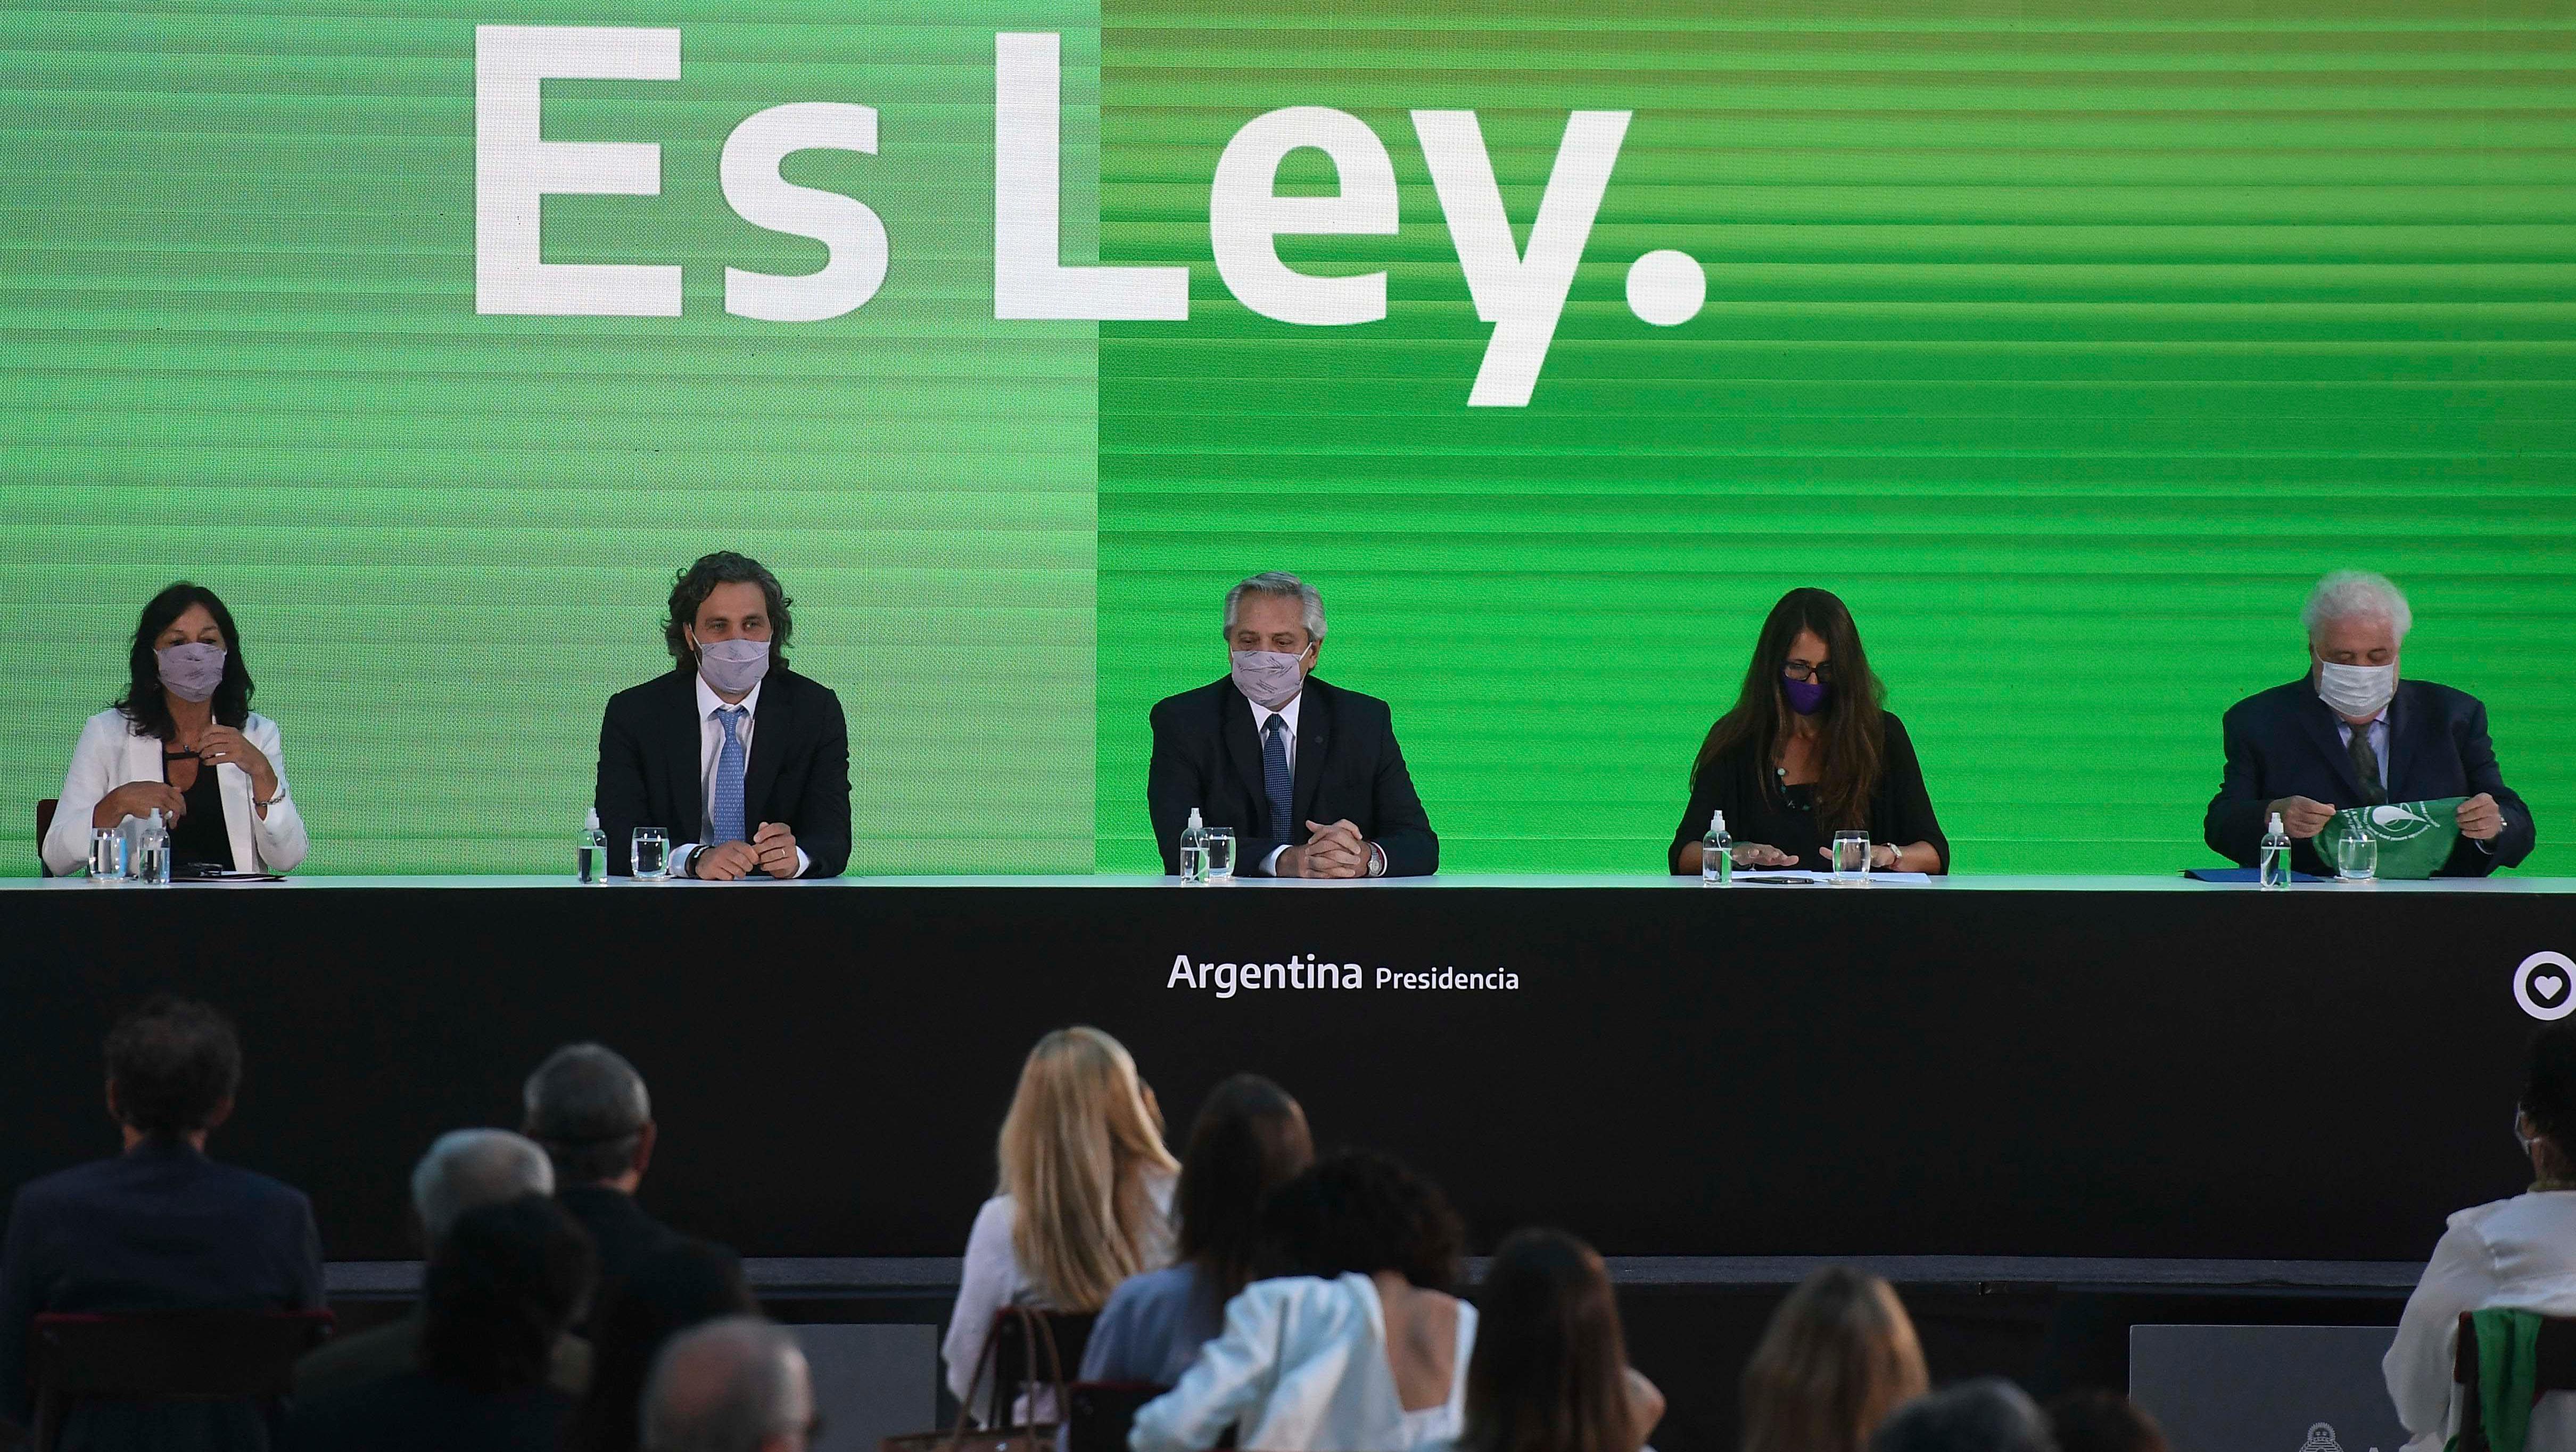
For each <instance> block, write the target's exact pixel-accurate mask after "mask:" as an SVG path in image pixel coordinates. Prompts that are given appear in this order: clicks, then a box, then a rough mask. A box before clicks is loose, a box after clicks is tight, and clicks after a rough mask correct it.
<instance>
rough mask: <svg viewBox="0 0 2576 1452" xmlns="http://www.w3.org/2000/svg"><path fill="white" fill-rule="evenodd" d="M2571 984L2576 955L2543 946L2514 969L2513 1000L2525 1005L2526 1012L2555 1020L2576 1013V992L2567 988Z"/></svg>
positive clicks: (2545, 1020)
mask: <svg viewBox="0 0 2576 1452" xmlns="http://www.w3.org/2000/svg"><path fill="white" fill-rule="evenodd" d="M2553 970H2554V971H2553ZM2570 984H2576V958H2570V957H2568V956H2567V955H2566V954H2564V953H2555V952H2549V951H2546V950H2544V951H2541V952H2538V953H2534V954H2532V955H2531V956H2530V957H2528V958H2525V959H2523V960H2522V963H2521V966H2519V967H2517V968H2515V969H2514V970H2513V1001H2514V1002H2516V1003H2518V1004H2520V1005H2522V1011H2523V1012H2524V1013H2527V1014H2529V1015H2531V1016H2532V1017H2533V1018H2536V1019H2538V1020H2540V1021H2541V1022H2542V1023H2552V1022H2555V1021H2556V1020H2558V1019H2562V1018H2565V1017H2567V1016H2568V1015H2569V1014H2571V1013H2576V993H2571V992H2569V991H2568V989H2569V985H2570Z"/></svg>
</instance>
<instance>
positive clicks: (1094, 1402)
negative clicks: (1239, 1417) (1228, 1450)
mask: <svg viewBox="0 0 2576 1452" xmlns="http://www.w3.org/2000/svg"><path fill="white" fill-rule="evenodd" d="M1170 1390H1171V1388H1170V1387H1167V1386H1156V1385H1154V1384H1153V1383H1151V1382H1142V1381H1078V1382H1075V1383H1074V1384H1073V1387H1072V1389H1071V1395H1072V1398H1073V1405H1072V1406H1071V1407H1069V1408H1067V1409H1066V1410H1065V1414H1064V1420H1065V1436H1064V1442H1065V1452H1127V1432H1128V1429H1129V1428H1131V1427H1133V1426H1135V1425H1136V1414H1137V1413H1138V1412H1140V1411H1143V1410H1144V1408H1145V1403H1147V1402H1150V1401H1152V1400H1153V1399H1154V1398H1156V1397H1158V1396H1161V1395H1162V1394H1163V1393H1165V1392H1167V1391H1170ZM1226 1430H1227V1432H1228V1434H1229V1436H1230V1435H1231V1434H1232V1432H1233V1429H1232V1428H1231V1427H1229V1428H1227V1429H1226Z"/></svg>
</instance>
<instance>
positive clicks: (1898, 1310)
mask: <svg viewBox="0 0 2576 1452" xmlns="http://www.w3.org/2000/svg"><path fill="white" fill-rule="evenodd" d="M1931 1384H1932V1381H1931V1377H1930V1376H1929V1375H1928V1374H1926V1372H1925V1371H1924V1367H1923V1348H1922V1347H1921V1345H1919V1344H1918V1343H1917V1342H1916V1341H1915V1339H1914V1323H1913V1321H1911V1320H1909V1319H1908V1318H1907V1317H1906V1314H1905V1307H1904V1305H1903V1303H1901V1302H1899V1301H1898V1300H1897V1299H1896V1291H1895V1289H1894V1288H1893V1287H1891V1286H1889V1285H1888V1283H1887V1282H1885V1281H1883V1280H1880V1279H1879V1278H1878V1277H1876V1276H1873V1275H1869V1274H1866V1273H1864V1272H1861V1271H1857V1270H1853V1269H1852V1268H1850V1267H1849V1266H1838V1265H1834V1266H1826V1267H1824V1268H1823V1269H1821V1270H1818V1271H1817V1272H1816V1273H1815V1274H1813V1275H1810V1276H1808V1277H1807V1278H1806V1279H1805V1280H1804V1281H1801V1282H1799V1283H1798V1288H1797V1289H1796V1290H1794V1291H1791V1292H1790V1293H1789V1298H1788V1299H1787V1300H1785V1301H1782V1302H1781V1303H1780V1309H1779V1310H1777V1311H1774V1312H1773V1313H1772V1314H1771V1324H1770V1326H1769V1327H1768V1328H1766V1329H1765V1330H1764V1331H1763V1333H1762V1341H1761V1344H1760V1345H1758V1346H1756V1347H1755V1348H1754V1349H1753V1359H1752V1360H1751V1361H1750V1362H1747V1363H1746V1364H1745V1367H1744V1452H1858V1449H1860V1448H1862V1447H1865V1446H1867V1445H1869V1438H1870V1433H1871V1432H1873V1431H1875V1430H1876V1429H1877V1428H1878V1426H1879V1424H1880V1423H1881V1422H1883V1421H1885V1420H1886V1418H1887V1414H1888V1413H1889V1412H1890V1411H1892V1410H1894V1409H1895V1408H1896V1407H1897V1406H1898V1405H1899V1404H1900V1403H1902V1402H1905V1401H1906V1400H1908V1399H1909V1398H1913V1397H1919V1396H1921V1395H1922V1394H1923V1393H1924V1391H1925V1390H1926V1389H1927V1388H1929V1387H1930V1386H1931Z"/></svg>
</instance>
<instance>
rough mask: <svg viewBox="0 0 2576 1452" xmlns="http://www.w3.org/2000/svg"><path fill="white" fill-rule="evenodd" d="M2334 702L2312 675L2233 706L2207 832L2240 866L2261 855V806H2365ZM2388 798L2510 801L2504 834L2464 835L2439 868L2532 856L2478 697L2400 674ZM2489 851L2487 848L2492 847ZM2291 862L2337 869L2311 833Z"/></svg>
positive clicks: (2477, 866) (2321, 871) (2450, 871)
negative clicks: (2321, 694) (2306, 802)
mask: <svg viewBox="0 0 2576 1452" xmlns="http://www.w3.org/2000/svg"><path fill="white" fill-rule="evenodd" d="M2335 724H2336V717H2335V713H2334V711H2333V710H2332V708H2330V707H2328V706H2327V705H2326V703H2325V702H2324V701H2321V700H2319V699H2318V698H2317V689H2316V686H2315V684H2314V683H2313V682H2311V681H2310V680H2308V679H2307V678H2306V677H2301V678H2300V679H2298V680H2295V681H2292V682H2290V683H2289V684H2288V685H2285V686H2274V687H2273V688H2272V689H2270V690H2268V691H2263V692H2260V693H2258V694H2255V695H2251V696H2248V697H2246V698H2245V699H2244V700H2242V701H2239V702H2237V703H2236V704H2235V705H2233V706H2231V707H2229V708H2228V711H2227V718H2226V723H2225V726H2224V728H2223V730H2224V734H2225V736H2226V740H2227V770H2226V775H2225V776H2224V777H2223V778H2222V779H2221V780H2220V782H2219V784H2218V795H2216V796H2214V797H2212V798H2210V799H2209V813H2208V815H2207V817H2206V818H2204V819H2203V821H2202V823H2201V835H2202V836H2204V837H2206V838H2207V839H2208V841H2209V845H2210V848H2211V850H2213V851H2215V852H2217V853H2218V854H2219V855H2220V856H2222V857H2225V858H2228V859H2229V860H2231V861H2233V862H2235V863H2236V864H2237V865H2238V866H2240V867H2252V866H2254V865H2255V864H2256V863H2257V862H2258V861H2260V860H2261V858H2262V855H2263V832H2264V829H2265V828H2266V827H2267V826H2269V825H2270V819H2269V817H2268V815H2267V814H2266V812H2265V808H2266V806H2267V805H2268V804H2270V803H2272V802H2276V801H2279V800H2280V799H2281V798H2283V797H2307V798H2309V799H2310V800H2313V801H2320V802H2326V803H2330V804H2332V805H2334V806H2337V807H2357V806H2360V805H2362V799H2361V781H2360V778H2358V777H2356V776H2354V775H2353V771H2352V755H2351V753H2350V752H2349V751H2347V750H2346V749H2345V747H2344V744H2343V739H2342V736H2341V734H2340V733H2338V732H2337V731H2336V730H2335ZM2387 788H2388V800H2390V801H2392V802H2420V801H2428V800H2431V799H2433V798H2436V797H2473V796H2476V795H2477V794H2478V793H2480V792H2485V793H2486V794H2488V795H2489V796H2492V797H2494V798H2495V799H2496V805H2497V806H2499V807H2501V808H2503V809H2504V832H2503V834H2502V835H2501V836H2499V837H2497V838H2496V839H2495V840H2494V841H2493V842H2490V843H2488V844H2487V847H2486V848H2481V847H2480V846H2479V845H2478V844H2477V843H2475V842H2472V841H2470V840H2469V839H2467V838H2465V837H2463V838H2461V839H2460V842H2459V845H2458V846H2456V847H2454V848H2453V849H2452V850H2451V857H2450V860H2449V861H2447V862H2445V863H2443V864H2442V868H2441V871H2440V872H2439V873H2437V874H2436V875H2437V876H2441V877H2484V876H2486V875H2487V874H2488V873H2490V872H2493V871H2495V870H2496V869H2497V868H2498V867H2511V866H2513V865H2515V864H2516V863H2519V862H2520V861H2522V859H2523V858H2525V857H2528V856H2530V855H2531V847H2532V842H2533V840H2534V836H2535V834H2534V831H2533V828H2532V821H2531V809H2530V808H2529V807H2526V806H2524V805H2523V804H2522V798H2520V797H2518V796H2516V795H2514V792H2513V789H2512V788H2511V787H2508V786H2506V785H2505V784H2504V774H2503V773H2502V772H2501V771H2499V770H2497V768H2496V757H2495V745H2494V743H2493V742H2490V741H2489V740H2488V739H2487V708H2486V707H2484V706H2482V705H2480V704H2478V699H2477V697H2475V696H2472V695H2470V694H2468V693H2467V692H2465V691H2455V690H2452V689H2451V688H2450V687H2449V686H2437V685H2435V684H2433V683H2432V682H2431V681H2410V680H2403V679H2401V680H2399V681H2398V683H2397V695H2396V697H2395V699H2393V700H2391V701H2390V702H2389V703H2388V781H2387ZM2490 848H2491V849H2493V850H2488V849H2490ZM2290 858H2291V862H2292V865H2294V866H2295V867H2297V868H2298V870H2299V871H2301V872H2312V873H2316V874H2318V875H2320V876H2330V875H2332V873H2333V871H2334V869H2333V868H2332V867H2330V866H2328V865H2327V864H2326V862H2325V860H2324V859H2323V858H2322V857H2320V856H2318V854H2317V850H2316V845H2315V842H2314V841H2313V840H2310V841H2303V842H2293V843H2292V844H2291V847H2290Z"/></svg>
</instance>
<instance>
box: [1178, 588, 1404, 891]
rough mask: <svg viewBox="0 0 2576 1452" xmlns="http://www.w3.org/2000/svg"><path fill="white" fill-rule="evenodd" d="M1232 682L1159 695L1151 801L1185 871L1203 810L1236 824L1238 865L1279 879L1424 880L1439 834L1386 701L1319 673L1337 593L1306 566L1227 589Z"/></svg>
mask: <svg viewBox="0 0 2576 1452" xmlns="http://www.w3.org/2000/svg"><path fill="white" fill-rule="evenodd" d="M1225 639H1226V646H1227V649H1228V651H1229V653H1230V656H1231V661H1232V669H1231V670H1230V671H1229V672H1228V673H1227V674H1226V676H1225V678H1224V679H1222V680H1218V681H1212V682H1210V683H1209V684H1207V685H1204V686H1201V687H1199V688H1198V689H1197V690H1194V691H1183V692H1182V693H1181V694H1179V695H1177V696H1169V697H1166V698H1164V699H1163V700H1161V701H1158V702H1156V703H1155V705H1154V712H1153V724H1154V758H1153V762H1152V764H1151V766H1149V767H1148V768H1147V770H1146V776H1145V805H1146V810H1147V813H1148V815H1150V816H1151V817H1152V819H1153V823H1154V837H1155V840H1156V841H1157V842H1159V843H1160V844H1161V846H1162V849H1163V870H1164V871H1166V872H1178V871H1180V860H1181V858H1180V842H1181V832H1182V829H1183V828H1185V827H1186V826H1187V825H1188V823H1189V816H1190V811H1191V809H1192V808H1196V809H1198V812H1199V820H1200V821H1201V823H1202V824H1203V825H1206V826H1210V827H1231V828H1233V829H1234V835H1235V864H1236V870H1237V871H1239V872H1242V873H1246V874H1250V875H1254V876H1264V875H1267V876H1275V877H1422V876H1427V875H1428V874H1430V873H1433V872H1436V871H1438V870H1439V868H1440V839H1439V837H1437V836H1436V835H1434V834H1433V833H1432V830H1431V819H1430V818H1429V817H1428V816H1425V815H1424V814H1423V810H1422V798H1421V797H1420V796H1418V795H1416V794H1415V793H1414V790H1413V776H1412V774H1411V773H1410V772H1408V771H1406V770H1405V766H1404V752H1403V749H1402V748H1400V747H1398V746H1397V745H1396V742H1395V726H1394V721H1393V717H1392V715H1391V714H1390V713H1389V712H1388V710H1387V705H1386V702H1384V701H1381V700H1379V699H1378V698H1376V697H1375V696H1363V695H1361V694H1360V693H1359V692H1357V691H1346V690H1343V689H1341V688H1339V687H1337V686H1334V685H1331V684H1328V683H1326V682H1324V681H1320V680H1317V679H1315V678H1314V676H1313V675H1312V674H1311V672H1312V671H1313V670H1314V668H1315V661H1316V658H1317V657H1318V655H1319V654H1320V653H1321V652H1322V650H1323V646H1324V602H1323V597H1322V596H1320V595H1318V594H1317V593H1316V592H1315V587H1314V586H1312V585H1309V584H1307V583H1306V582H1305V581H1303V580H1300V579H1298V578H1297V577H1296V576H1294V575H1289V574H1282V573H1279V572H1276V571H1273V572H1271V573H1269V574H1262V575H1255V576H1253V577H1252V578H1251V579H1249V580H1246V581H1244V582H1243V583H1242V584H1240V585H1237V586H1235V587H1234V588H1233V589H1231V590H1229V591H1227V592H1226V596H1225Z"/></svg>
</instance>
